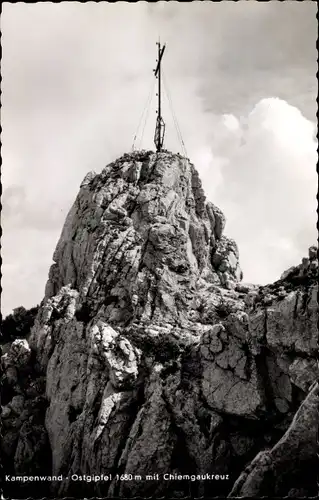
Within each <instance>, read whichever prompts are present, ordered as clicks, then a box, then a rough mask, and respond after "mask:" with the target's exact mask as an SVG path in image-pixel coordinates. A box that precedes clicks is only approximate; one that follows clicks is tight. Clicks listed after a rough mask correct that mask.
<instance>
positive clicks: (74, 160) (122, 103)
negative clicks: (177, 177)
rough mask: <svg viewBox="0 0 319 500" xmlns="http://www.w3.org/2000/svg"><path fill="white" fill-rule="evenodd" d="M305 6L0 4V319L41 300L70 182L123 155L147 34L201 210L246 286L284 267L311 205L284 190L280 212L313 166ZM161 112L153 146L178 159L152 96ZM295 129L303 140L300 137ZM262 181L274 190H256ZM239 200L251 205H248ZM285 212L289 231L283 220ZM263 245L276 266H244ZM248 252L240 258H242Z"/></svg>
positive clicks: (309, 30)
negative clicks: (161, 145) (202, 198)
mask: <svg viewBox="0 0 319 500" xmlns="http://www.w3.org/2000/svg"><path fill="white" fill-rule="evenodd" d="M316 9H317V7H316V4H315V3H314V2H265V3H260V2H189V3H187V2H184V3H183V2H174V1H173V2H157V3H154V4H152V3H149V2H138V3H136V4H130V3H129V2H115V3H114V4H112V3H109V2H83V3H80V2H60V3H52V2H47V3H46V2H38V3H35V4H30V3H29V4H28V3H23V2H18V3H16V4H12V3H9V2H4V5H3V13H2V17H1V29H2V49H3V53H2V117H1V121H2V133H1V140H2V161H3V166H2V173H1V175H2V183H3V187H4V193H3V197H2V201H3V203H4V205H5V207H4V210H3V213H2V227H3V233H4V235H3V239H2V245H3V250H2V252H3V261H4V265H3V268H2V272H3V282H2V286H3V289H4V292H3V304H2V308H3V309H2V310H3V311H5V313H7V312H8V311H9V310H10V309H11V308H12V307H15V306H17V305H20V304H23V305H25V306H26V307H28V306H29V305H30V306H31V305H33V304H34V303H36V302H39V301H40V300H41V298H42V294H43V289H44V285H45V280H46V277H47V272H48V269H49V266H50V262H51V258H52V255H53V250H54V246H55V244H56V241H57V239H58V237H59V233H60V231H61V228H62V224H63V221H64V218H65V216H66V213H67V212H68V210H69V208H70V205H71V204H72V203H73V200H74V198H75V196H76V194H77V192H78V189H79V185H80V183H81V180H82V179H83V177H84V176H85V174H86V173H87V172H88V171H90V170H95V171H96V172H99V171H101V170H102V168H103V167H104V166H105V165H106V164H107V163H109V162H110V161H112V160H114V159H115V158H116V157H118V156H120V155H121V154H123V152H126V151H129V150H130V149H131V146H132V141H133V137H134V134H135V132H136V127H137V124H138V120H139V117H140V114H141V111H142V107H143V106H144V103H145V100H146V98H147V95H148V92H149V89H150V86H151V83H152V82H151V81H152V69H153V68H154V64H155V59H156V45H155V42H156V41H157V39H158V35H159V34H160V35H161V39H162V41H165V42H166V43H167V51H166V52H165V55H164V60H163V64H164V72H165V76H166V79H167V83H168V87H169V90H170V93H171V97H172V101H173V105H174V111H175V114H176V116H177V119H178V122H179V126H180V128H181V132H182V136H183V139H184V143H185V145H186V149H187V153H188V156H189V157H190V158H191V160H192V161H193V162H194V164H195V165H196V166H197V167H198V169H199V170H200V172H201V175H202V177H203V179H204V185H205V189H206V190H207V191H208V193H209V196H210V197H211V199H212V201H214V202H216V203H219V204H220V205H221V208H223V209H224V211H225V214H226V216H227V219H228V225H227V228H228V231H227V232H228V234H229V235H230V236H233V237H234V238H236V235H237V234H238V238H239V240H240V241H239V242H240V248H241V254H242V264H243V267H244V271H245V274H246V277H248V276H251V279H253V277H254V276H256V280H257V277H258V279H259V277H260V279H265V280H267V276H269V280H271V277H272V276H273V275H274V274H276V273H277V267H279V265H280V262H281V263H282V264H283V266H282V267H283V268H285V267H287V265H286V261H287V263H288V261H289V259H293V262H292V263H293V264H294V263H295V256H296V258H297V259H299V255H301V254H302V255H303V254H304V252H305V248H306V247H307V246H308V245H309V244H310V243H311V242H312V241H311V242H310V241H308V240H310V239H311V238H313V236H312V232H311V230H310V229H309V227H310V226H309V225H307V224H306V226H307V227H308V229H305V224H304V223H301V222H300V223H299V222H298V224H297V221H299V220H301V219H300V217H301V216H300V217H299V215H298V214H302V213H303V214H304V217H308V219H307V220H309V221H310V215H308V216H307V215H305V214H309V213H310V211H311V210H310V208H309V207H308V205H307V203H309V206H310V203H311V202H310V198H311V197H310V196H309V200H306V199H305V196H303V198H304V202H303V201H301V196H299V194H300V193H297V194H298V196H299V197H298V196H297V199H296V200H295V203H296V204H297V206H298V207H299V209H298V210H297V209H296V208H294V207H291V208H290V209H289V208H287V207H286V205H287V204H288V202H289V200H291V199H292V197H293V196H295V197H296V192H297V186H299V188H300V189H301V187H302V186H303V187H302V189H308V183H309V184H310V180H307V175H306V172H308V170H307V171H306V170H305V169H303V170H302V169H301V167H300V165H301V164H302V163H303V164H304V165H305V164H310V163H312V161H313V160H311V158H312V156H311V155H312V153H311V152H309V151H310V150H307V148H306V146H305V144H306V143H307V140H306V137H309V134H311V133H310V129H309V127H308V128H307V126H306V125H305V124H306V123H308V122H306V121H305V119H304V118H303V116H305V117H307V118H308V119H309V118H310V119H313V120H315V117H314V116H315V110H316V101H315V99H316V92H317V80H316V76H315V73H316V67H317V63H316V58H317V54H316V47H315V43H316V38H317V26H316V18H315V13H316ZM270 33H271V36H270ZM267 96H277V97H280V98H281V100H282V102H283V101H286V104H287V103H289V104H291V105H294V106H297V108H299V109H300V111H301V112H302V115H303V116H302V115H300V116H299V115H298V113H297V114H296V111H295V112H292V114H290V115H289V119H288V114H289V112H288V108H287V106H288V104H287V106H286V108H285V110H283V108H282V110H281V111H279V104H278V102H277V105H276V106H277V107H276V106H275V105H274V106H272V111H267V110H265V109H264V108H263V107H259V108H258V106H259V105H256V104H257V103H259V101H262V100H263V99H264V98H265V97H267ZM154 97H155V96H154ZM154 106H155V98H154V99H153V102H152V105H151V110H150V115H149V121H148V123H147V126H146V128H145V134H144V139H143V141H142V144H141V146H142V147H144V148H151V149H153V148H154V145H153V136H154V121H155V107H154ZM255 106H256V108H255V115H253V114H252V115H251V114H250V113H251V111H252V109H253V108H254V107H255ZM263 106H264V105H263ZM274 107H276V109H277V111H276V113H277V114H275V110H274ZM258 109H259V110H258ZM289 109H290V111H291V110H292V109H293V108H289ZM163 112H164V120H165V122H166V125H167V133H166V144H165V145H166V147H167V148H168V149H170V150H172V151H177V150H180V149H181V147H180V144H179V141H178V139H177V136H176V131H175V128H174V123H173V120H172V118H171V114H170V110H169V106H168V102H167V100H166V99H164V103H163ZM278 113H279V114H278ZM297 115H298V116H299V118H298V116H297ZM267 116H268V118H267ZM280 116H282V117H283V118H282V121H281V122H280V120H281V118H280ZM243 117H244V118H245V119H244V118H243ZM285 117H286V118H285ZM267 119H268V122H269V123H270V129H272V132H271V131H270V130H268V129H267V127H268V128H269V126H268V125H267V123H266V122H267ZM275 122H278V124H279V122H280V123H281V125H280V127H279V125H278V127H277V128H276V123H275ZM287 122H290V125H291V126H292V123H295V124H296V127H295V129H294V130H292V129H291V128H289V127H288V125H289V124H288V123H287ZM253 123H254V126H253ZM262 124H263V125H262ZM284 124H286V125H285V126H286V128H287V130H288V132H287V130H286V133H285V134H286V135H284V134H283V132H282V129H283V126H284ZM297 124H298V125H297ZM298 127H300V129H299V128H298ZM279 128H280V130H279ZM299 130H300V133H301V134H302V133H303V132H302V131H303V130H304V135H303V136H302V138H301V140H300V139H299V135H298V134H299ZM287 134H288V135H287ZM297 135H298V140H296V136H297ZM289 141H291V142H292V144H290V146H289ZM139 144H140V142H139V140H138V145H139ZM298 144H299V146H300V149H299V152H298V151H297V150H296V148H297V147H299V146H298ZM289 147H290V151H291V154H289V153H288V152H287V151H289ZM309 148H310V149H311V147H310V146H309ZM257 150H258V151H259V152H260V154H259V156H258V154H257ZM261 151H262V152H263V153H262V154H263V156H264V158H260V156H261ZM293 151H294V153H293ZM307 151H308V152H307ZM276 155H277V159H276V158H275V156H276ZM304 155H305V159H303V158H304ZM283 157H285V158H286V160H287V161H286V168H284V164H283V160H280V158H283ZM266 158H268V165H266V163H267V162H266ZM276 162H277V164H279V165H280V166H279V167H277V168H275V165H276ZM288 164H289V165H291V168H289V167H288V166H287V165H288ZM278 171H280V172H281V174H280V175H281V176H279V177H278V175H279V174H278ZM267 172H268V174H269V175H270V173H271V176H272V178H273V179H276V182H275V183H273V184H272V183H271V182H270V181H268V180H267V175H268V174H266V173H267ZM293 172H294V173H293ZM297 172H299V173H298V174H297ZM304 174H305V179H303V175H304ZM309 175H310V174H309ZM311 175H312V174H311ZM259 176H260V178H259ZM311 179H312V177H311ZM299 181H300V182H299ZM267 182H268V184H269V187H268V188H267V189H268V191H267V192H269V191H272V199H273V203H275V204H276V206H277V208H279V207H280V203H279V202H280V197H281V196H282V199H284V198H285V197H286V201H285V203H284V202H283V201H282V203H281V205H282V213H283V214H284V215H282V216H281V218H280V221H281V222H280V223H282V224H283V225H284V227H283V228H282V233H284V234H283V235H281V236H282V238H283V239H282V241H281V244H280V245H281V247H280V248H281V250H278V251H279V253H280V255H282V261H280V262H279V261H278V262H277V260H276V258H275V257H276V256H275V254H276V252H277V248H275V249H273V247H270V243H267V241H268V242H269V241H270V240H272V241H273V236H275V239H276V238H277V241H278V242H279V239H278V238H279V236H278V234H279V232H280V231H279V229H278V230H277V232H276V234H275V233H274V232H273V231H274V230H273V229H272V228H273V227H277V226H278V227H279V222H278V221H277V218H278V217H277V215H276V211H275V209H274V208H272V205H271V203H270V202H269V198H267V197H266V194H265V192H263V191H262V189H261V188H260V187H258V185H261V184H263V185H264V184H267ZM256 186H257V187H256ZM285 186H286V190H285V189H284V188H285ZM228 187H229V189H228ZM312 188H313V186H312ZM256 190H257V191H256ZM255 191H256V192H257V193H259V194H258V195H257V194H256V195H254V193H255ZM310 192H312V191H310ZM280 193H281V194H280ZM248 194H249V199H253V198H254V197H255V198H254V200H255V202H256V203H258V204H259V205H260V208H258V209H257V208H256V210H253V209H252V203H253V202H252V201H251V204H250V205H249V203H248V201H249V200H248V201H247V196H248ZM269 196H270V195H269ZM302 203H305V206H306V207H308V208H303V207H302V206H301V205H302ZM285 204H286V205H285ZM290 204H291V203H290ZM263 206H264V208H262V207H263ZM265 207H267V214H265V213H264V212H263V210H264V211H265ZM239 213H240V214H241V216H242V218H241V219H240V221H238V220H237V219H238V217H237V214H239ZM257 213H258V217H259V219H260V220H262V221H263V224H264V226H265V231H264V235H263V238H264V239H262V237H261V236H260V239H259V240H258V241H259V243H258V245H259V247H258V252H257V247H256V245H257V240H256V241H254V239H253V238H252V237H251V235H252V234H253V233H254V231H255V230H256V231H257V228H258V223H257V222H256V217H255V214H257ZM289 214H291V215H290V216H291V220H292V222H291V221H290V222H287V221H288V216H289ZM236 217H237V219H236ZM298 217H299V218H298ZM234 219H236V220H237V223H238V226H237V225H236V224H237V223H235V222H232V221H233V220H234ZM243 221H245V222H243ZM276 224H277V226H276ZM309 224H310V223H309ZM311 224H312V222H311ZM297 226H298V227H297ZM239 227H240V228H241V230H240V231H239V230H238V228H239ZM311 227H312V226H311ZM288 228H289V231H291V234H290V233H289V234H288ZM266 229H267V230H268V231H270V233H269V232H268V233H267V231H266ZM236 231H237V232H236ZM258 234H259V233H258ZM267 234H268V236H267ZM243 235H244V236H243ZM297 235H299V236H297ZM281 236H280V237H281ZM245 238H246V239H245ZM291 238H292V239H293V245H292V250H291V251H288V250H287V248H288V243H287V241H288V242H289V245H291V244H292V243H291V241H292V240H291ZM298 238H299V240H300V243H299V247H298V241H297V240H298ZM262 241H263V242H264V243H262ZM267 244H268V247H267ZM266 247H267V248H268V250H267V251H269V252H273V256H274V258H273V259H272V264H271V266H275V263H276V266H277V267H276V266H275V267H271V266H270V261H271V259H268V260H267V262H266V263H265V264H258V265H257V264H256V266H257V268H256V270H253V268H252V265H253V264H252V262H253V261H254V262H255V254H256V255H257V256H258V255H259V253H260V254H262V255H265V251H264V248H266ZM297 247H298V250H296V249H297ZM301 247H302V248H301ZM278 248H279V243H278ZM283 248H286V250H285V252H286V260H284V258H283V255H284V250H283ZM249 251H250V252H251V257H250V259H249V258H248V257H245V256H248V254H249ZM265 258H266V257H265ZM256 262H257V261H256ZM258 262H259V261H258ZM289 262H290V261H289ZM249 266H250V267H249ZM261 267H262V268H263V269H264V272H265V276H264V277H262V276H260V268H261ZM45 269H46V272H44V270H45ZM274 269H275V270H274ZM281 271H282V269H280V270H279V269H278V273H280V272H281ZM254 273H255V274H254ZM267 273H268V274H267ZM254 280H255V279H254ZM28 284H30V287H29V292H28Z"/></svg>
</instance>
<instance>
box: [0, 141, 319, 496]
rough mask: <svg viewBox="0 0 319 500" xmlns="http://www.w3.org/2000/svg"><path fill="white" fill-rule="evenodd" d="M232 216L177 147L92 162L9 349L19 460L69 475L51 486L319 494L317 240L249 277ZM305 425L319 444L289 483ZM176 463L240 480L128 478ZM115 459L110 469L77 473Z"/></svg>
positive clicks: (177, 470) (305, 437) (6, 365)
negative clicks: (270, 275) (26, 323)
mask: <svg viewBox="0 0 319 500" xmlns="http://www.w3.org/2000/svg"><path fill="white" fill-rule="evenodd" d="M225 222H226V221H225V217H224V215H223V213H222V212H221V210H220V209H218V208H217V207H216V206H215V205H214V204H213V203H211V202H209V201H207V200H206V197H205V193H204V190H203V187H202V184H201V181H200V178H199V175H198V173H197V171H196V169H195V167H194V166H193V165H192V164H191V163H190V161H189V160H188V159H186V158H183V157H181V156H180V155H179V154H172V153H169V152H167V151H163V152H161V153H152V152H150V151H138V152H134V153H131V154H125V155H123V156H122V157H121V158H119V159H118V160H116V161H115V162H112V163H111V164H109V165H107V166H106V167H105V169H103V170H102V172H101V173H100V174H95V173H94V172H90V173H89V174H87V175H86V176H85V178H84V180H83V182H82V183H81V188H80V193H79V195H78V196H77V198H76V200H75V203H74V204H73V206H72V208H71V210H70V211H69V214H68V216H67V218H66V222H65V224H64V227H63V230H62V233H61V237H60V239H59V241H58V244H57V247H56V250H55V252H54V256H53V261H54V263H53V265H52V266H51V268H50V272H49V279H48V282H47V286H46V291H45V298H44V300H43V301H42V303H41V305H40V309H39V312H38V315H37V317H36V320H35V323H34V326H33V328H32V332H31V335H30V337H29V339H28V341H16V343H13V344H12V346H11V350H10V351H9V353H7V354H5V355H4V356H3V357H2V366H3V369H4V375H3V380H4V383H5V385H6V399H5V405H4V410H3V411H4V412H5V415H6V417H5V419H4V425H5V427H6V429H7V437H4V440H3V442H4V444H3V445H2V450H4V453H5V456H6V457H7V460H8V463H9V464H10V465H9V469H10V467H11V469H12V470H13V471H14V472H15V473H16V474H28V473H29V474H31V473H34V470H36V469H37V467H38V468H39V470H41V467H42V469H43V470H46V471H48V473H50V475H57V476H58V475H63V480H62V481H60V482H56V483H52V485H51V489H50V490H49V489H47V490H45V485H42V487H43V488H44V490H43V491H45V494H48V492H49V493H50V494H51V495H54V496H55V497H64V496H66V495H68V496H70V495H71V496H72V495H73V496H79V495H80V496H109V497H112V496H115V497H134V496H136V495H139V496H149V495H153V496H155V497H161V496H163V495H166V496H172V495H173V496H174V497H176V498H178V497H180V496H187V495H191V496H201V495H204V496H210V497H211V496H218V495H219V496H221V495H224V496H227V495H231V496H232V494H233V492H235V493H236V495H237V493H238V492H244V494H245V495H246V496H251V497H253V496H254V495H255V494H256V492H257V493H259V494H260V496H262V495H263V494H265V495H266V496H267V495H269V496H272V495H275V496H281V495H284V496H285V495H290V496H298V494H299V493H300V492H302V491H306V493H307V494H310V495H313V494H314V491H315V489H316V478H315V477H314V475H312V476H311V474H310V473H309V474H308V473H307V481H306V484H303V482H302V477H303V474H304V477H306V476H305V471H306V470H308V469H307V468H309V465H310V464H312V465H313V463H314V460H315V458H314V457H315V455H316V443H313V436H314V435H315V431H314V427H315V425H316V422H315V411H313V410H311V409H310V408H316V405H318V393H317V389H313V387H315V386H314V383H315V381H316V379H317V377H318V363H317V356H318V329H317V315H318V304H317V268H318V260H317V251H316V248H315V247H311V248H310V249H309V258H308V259H306V260H304V261H303V262H302V264H301V265H300V266H297V267H296V268H294V269H293V270H289V272H287V273H286V274H285V275H283V277H282V278H281V279H280V280H278V281H277V282H275V283H274V284H272V285H267V286H265V287H258V286H257V285H249V284H245V283H242V278H243V275H242V271H241V269H240V265H239V253H238V248H237V245H236V243H235V242H234V241H233V240H232V239H230V238H228V237H226V236H225V235H224V229H225ZM309 391H310V392H309ZM10 405H11V406H10ZM299 407H300V412H301V414H307V415H308V420H307V419H306V420H307V425H305V423H304V422H305V419H300V418H299V419H298V418H296V419H294V415H295V413H296V411H297V410H298V408H299ZM301 408H303V410H301ZM18 409H20V410H19V411H20V417H18V418H17V417H16V413H17V411H18ZM303 412H304V413H303ZM21 414H22V417H21ZM291 426H292V428H293V429H295V428H296V427H297V428H298V432H297V433H296V432H295V433H294V432H292V431H291V430H289V429H291ZM32 429H33V430H32ZM27 430H28V432H29V434H28V433H27V432H26V431H27ZM286 433H288V438H289V439H288V438H287V439H285V436H286ZM35 435H36V436H38V438H37V441H38V442H37V443H36V444H35V443H34V436H35ZM291 435H297V436H299V438H297V439H300V440H301V441H303V442H307V443H308V444H307V450H308V452H307V453H306V454H305V455H304V461H303V463H302V464H299V463H298V460H297V457H296V456H295V455H294V454H293V453H292V455H291V456H292V457H295V458H293V460H295V461H294V462H293V463H294V466H295V470H294V473H295V472H296V474H294V473H292V472H291V473H290V475H289V473H287V475H286V476H285V481H281V480H280V477H279V476H278V475H276V473H275V472H274V471H275V464H276V460H277V458H278V457H279V458H278V460H279V462H280V463H279V462H278V470H283V467H285V464H286V463H287V460H288V461H289V452H287V445H286V443H287V442H288V443H291ZM32 436H33V438H32ZM280 440H281V441H280ZM281 443H284V444H283V445H282V444H281ZM295 445H296V446H297V447H298V443H297V444H296V443H294V446H295ZM276 446H277V448H276ZM281 446H286V448H285V449H286V452H285V453H283V454H278V453H277V455H276V453H275V452H273V454H272V455H271V454H270V455H269V453H270V452H269V453H268V454H267V453H266V454H262V455H261V456H262V457H264V458H262V459H258V460H259V461H258V460H257V458H256V460H255V461H254V457H256V455H257V454H259V453H260V452H264V451H265V450H272V449H276V450H277V449H278V447H279V448H280V447H281ZM288 448H289V447H288ZM280 449H281V448H280ZM43 456H48V457H50V459H48V458H47V459H46V461H43V463H41V460H39V457H43ZM258 456H259V455H258ZM269 456H271V457H273V458H272V460H273V467H272V468H271V470H269V467H268V465H267V464H268V462H269V460H268V458H267V457H269ZM30 457H31V458H30ZM265 457H266V458H265ZM276 457H277V458H276ZM267 460H268V461H267ZM285 460H286V461H285ZM260 463H261V464H262V465H260ZM250 464H251V465H250ZM265 464H266V465H265ZM279 465H280V467H279ZM246 466H247V467H248V469H247V470H246V469H245V467H246ZM249 467H250V468H249ZM267 467H268V468H267ZM289 470H290V471H291V468H290V469H289ZM298 471H299V472H298ZM168 473H172V474H173V475H174V474H177V475H179V474H180V475H187V474H188V475H189V474H199V475H200V474H210V475H211V474H214V475H218V476H219V475H220V476H228V477H229V479H227V480H226V479H225V480H214V481H206V482H205V481H195V482H192V481H187V480H181V481H178V482H177V481H166V480H161V481H158V480H156V479H153V480H145V479H144V480H141V481H140V480H132V481H129V482H125V481H118V480H116V474H118V475H119V476H121V475H123V474H124V475H125V474H126V476H129V475H132V477H135V476H139V475H141V477H143V478H146V476H147V475H152V474H153V475H155V474H159V476H160V477H162V478H163V477H164V474H168ZM101 474H105V475H109V476H112V480H110V481H100V482H98V483H94V482H90V483H89V482H85V481H84V482H83V481H81V482H80V481H72V479H70V478H72V476H73V475H78V476H83V475H88V476H93V475H101ZM262 474H264V475H265V476H267V474H268V476H269V474H273V476H272V478H273V480H272V482H271V484H270V485H268V486H267V485H266V483H265V482H264V481H262V480H260V477H261V475H262ZM154 477H155V476H154ZM256 477H257V478H258V477H259V480H258V479H256ZM258 481H259V482H258ZM9 486H10V487H11V488H13V486H12V485H11V483H10V484H9ZM6 487H8V485H6ZM28 488H29V489H28ZM258 488H259V489H258ZM267 488H268V489H267ZM12 491H14V494H15V495H17V494H18V496H19V495H20V497H21V495H22V496H23V495H26V494H29V495H31V496H33V497H34V490H32V485H31V484H26V485H23V487H21V489H20V490H17V488H16V489H15V490H14V489H13V490H12V489H11V492H12ZM41 491H42V490H41ZM30 492H31V493H30ZM265 492H266V493H265ZM40 494H41V493H40Z"/></svg>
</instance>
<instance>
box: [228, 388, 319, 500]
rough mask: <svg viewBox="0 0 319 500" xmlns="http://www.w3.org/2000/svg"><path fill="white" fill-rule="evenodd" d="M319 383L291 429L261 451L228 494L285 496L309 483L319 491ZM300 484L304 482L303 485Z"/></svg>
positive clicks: (309, 489)
mask: <svg viewBox="0 0 319 500" xmlns="http://www.w3.org/2000/svg"><path fill="white" fill-rule="evenodd" d="M318 395H319V386H318V384H313V387H312V389H311V391H310V392H309V394H308V396H307V398H306V399H305V401H304V402H303V403H302V405H301V406H300V408H299V410H298V411H297V413H296V415H295V417H294V419H293V421H292V423H291V425H290V427H289V429H288V430H287V432H286V433H285V434H284V436H283V437H282V438H281V439H280V440H279V441H278V443H277V444H276V445H275V446H274V447H273V448H272V449H271V450H269V451H263V452H260V453H259V454H258V455H257V456H256V457H255V459H254V460H253V461H252V462H251V464H249V466H248V467H247V468H246V469H245V471H244V472H243V473H242V474H241V475H240V477H239V478H238V479H237V481H236V483H235V485H234V487H233V489H232V491H231V492H230V494H229V497H234V496H235V497H242V496H243V497H252V498H255V497H256V496H276V497H279V498H282V497H285V496H287V495H288V493H289V492H291V490H292V489H296V490H298V489H299V488H300V486H302V485H303V486H306V488H304V490H305V491H306V496H307V497H310V496H314V495H316V493H317V474H316V467H315V463H316V461H317V451H318V442H317V440H318V425H319V397H318ZM300 483H301V484H300Z"/></svg>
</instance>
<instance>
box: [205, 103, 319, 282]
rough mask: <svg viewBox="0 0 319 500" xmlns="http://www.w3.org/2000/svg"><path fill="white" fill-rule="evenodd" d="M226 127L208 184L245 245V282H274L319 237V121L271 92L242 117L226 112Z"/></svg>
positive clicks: (242, 248) (236, 236)
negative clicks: (318, 126) (317, 124)
mask: <svg viewBox="0 0 319 500" xmlns="http://www.w3.org/2000/svg"><path fill="white" fill-rule="evenodd" d="M235 124H236V125H235ZM220 131H223V134H222V133H221V132H220V137H221V140H220V141H217V142H216V143H215V145H213V146H212V148H211V160H210V168H209V169H206V171H205V172H204V171H203V172H202V176H203V179H204V185H205V186H211V187H210V188H208V194H209V197H210V198H211V199H213V200H214V201H215V202H216V203H217V204H218V203H219V204H220V206H221V208H222V209H223V211H224V212H225V214H226V218H227V219H228V222H227V225H226V232H227V234H228V235H231V236H232V237H233V238H234V239H235V240H236V241H237V243H238V244H239V249H240V260H241V265H242V268H243V270H244V278H245V280H247V281H254V282H259V283H267V282H271V281H273V280H275V279H278V278H279V277H280V275H281V273H282V272H283V270H284V269H287V268H288V267H290V266H291V265H295V264H297V263H298V262H299V261H300V259H301V258H302V257H303V256H305V254H306V251H307V248H308V247H309V246H310V245H311V244H313V243H315V242H316V240H317V231H316V221H317V214H316V210H317V200H316V194H317V175H316V164H317V141H316V140H315V139H314V137H315V125H314V124H313V123H312V122H310V121H309V120H307V119H306V118H305V117H304V116H303V115H302V114H301V112H300V111H299V110H298V109H296V108H295V107H293V106H291V105H289V104H288V103H287V102H285V101H283V100H281V99H278V98H268V99H262V100H261V101H259V102H258V103H257V104H256V106H255V107H254V109H253V110H252V111H251V112H250V113H249V114H248V116H246V117H241V118H240V120H239V121H238V120H236V118H235V117H232V119H230V118H229V117H227V119H226V118H225V119H224V125H223V126H222V124H221V125H220ZM230 144H232V145H233V148H232V149H231V150H230V149H229V145H230ZM214 154H215V155H217V157H218V158H220V159H219V163H218V175H219V182H218V185H215V183H214V177H215V172H214V170H215V164H214Z"/></svg>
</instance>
